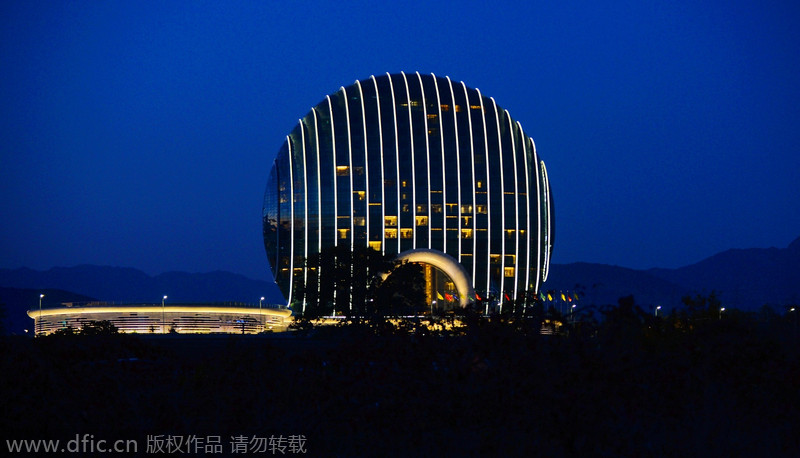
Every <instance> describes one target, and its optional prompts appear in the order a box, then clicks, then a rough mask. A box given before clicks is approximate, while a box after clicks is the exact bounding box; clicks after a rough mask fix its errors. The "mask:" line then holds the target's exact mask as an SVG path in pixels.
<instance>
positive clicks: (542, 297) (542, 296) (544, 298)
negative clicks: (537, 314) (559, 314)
mask: <svg viewBox="0 0 800 458" xmlns="http://www.w3.org/2000/svg"><path fill="white" fill-rule="evenodd" d="M539 297H540V298H541V299H542V301H544V300H546V299H547V298H546V297H544V293H539Z"/></svg>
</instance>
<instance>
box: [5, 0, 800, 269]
mask: <svg viewBox="0 0 800 458" xmlns="http://www.w3.org/2000/svg"><path fill="white" fill-rule="evenodd" d="M393 3H394V2H380V1H374V0H371V1H368V2H358V3H356V2H346V3H343V2H324V3H323V2H295V1H282V2H277V1H276V2H273V1H266V0H264V1H252V2H216V1H213V2H212V1H209V2H202V1H190V2H172V1H168V2H161V1H141V2H140V1H91V2H88V1H86V2H84V1H61V2H45V1H24V0H18V1H11V0H6V1H3V2H0V23H1V24H0V267H3V268H17V267H22V266H25V267H30V268H34V269H49V268H51V267H54V266H73V265H78V264H87V263H88V264H99V265H112V266H124V267H134V268H137V269H141V270H144V271H145V272H147V273H149V274H158V273H162V272H166V271H172V270H182V271H188V272H209V271H214V270H228V271H232V272H236V273H240V274H244V275H247V276H249V277H252V278H256V279H268V278H270V274H269V272H268V269H269V267H268V262H267V258H266V255H265V252H264V246H263V241H262V237H261V207H262V199H263V194H264V189H265V186H266V182H267V178H268V173H269V170H270V169H271V167H272V161H273V159H274V157H275V154H276V153H277V151H278V149H279V148H280V146H281V144H282V142H283V141H284V137H285V135H286V134H288V133H289V131H290V130H291V129H292V128H293V127H294V125H295V123H296V122H297V120H298V118H300V117H302V116H304V115H305V114H306V113H307V112H308V110H309V109H310V108H311V107H312V106H314V105H316V104H317V103H319V102H320V101H321V100H322V99H323V98H324V97H325V95H326V94H329V93H332V92H334V91H336V90H338V89H339V87H340V86H347V85H349V84H352V83H353V82H354V81H355V80H357V79H363V78H367V77H369V76H370V75H371V74H381V73H385V72H392V73H394V72H399V71H406V72H412V73H413V72H414V71H420V72H423V73H431V72H433V73H435V74H436V75H440V76H445V75H447V76H450V77H451V78H452V79H453V80H455V81H464V82H465V83H466V84H467V85H468V86H470V87H473V88H479V89H480V90H481V91H482V92H483V93H484V94H485V95H487V96H492V97H494V98H495V100H496V101H497V103H498V105H499V106H501V107H503V108H505V109H508V110H509V112H510V114H511V116H513V117H514V119H516V120H518V121H520V122H521V123H522V125H523V127H524V128H525V131H526V133H528V134H529V135H530V136H531V137H533V139H534V141H535V142H536V146H537V150H538V152H539V154H540V156H541V158H542V159H543V160H544V161H545V162H546V164H547V167H548V172H549V174H550V182H551V185H552V190H553V197H554V202H555V210H556V239H555V251H554V256H553V259H552V260H553V262H554V263H568V262H575V261H587V262H600V263H608V264H617V265H621V266H626V267H632V268H649V267H679V266H682V265H687V264H691V263H693V262H697V261H699V260H701V259H703V258H705V257H707V256H710V255H712V254H714V253H717V252H719V251H722V250H725V249H728V248H749V247H770V246H777V247H785V246H786V245H788V244H789V243H790V242H791V241H792V240H794V239H795V238H797V237H798V236H800V27H798V26H797V24H798V21H799V20H800V6H798V3H797V2H791V1H781V2H773V1H769V0H767V1H765V0H751V1H738V0H734V1H702V2H698V1H695V0H691V1H690V0H687V1H678V2H666V3H664V2H597V1H585V2H518V3H519V5H517V4H505V3H504V2H474V3H472V2H467V3H464V2H459V3H446V2H413V3H411V2H408V3H406V6H403V7H392V6H390V4H393ZM529 3H543V4H546V5H544V6H532V5H529ZM551 3H552V4H554V5H548V4H551ZM651 3H652V4H651ZM487 4H489V5H490V6H486V5H487ZM234 5H235V6H234Z"/></svg>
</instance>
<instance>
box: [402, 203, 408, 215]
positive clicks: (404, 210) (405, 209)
mask: <svg viewBox="0 0 800 458" xmlns="http://www.w3.org/2000/svg"><path fill="white" fill-rule="evenodd" d="M408 208H409V207H408V204H403V209H402V211H403V213H408Z"/></svg>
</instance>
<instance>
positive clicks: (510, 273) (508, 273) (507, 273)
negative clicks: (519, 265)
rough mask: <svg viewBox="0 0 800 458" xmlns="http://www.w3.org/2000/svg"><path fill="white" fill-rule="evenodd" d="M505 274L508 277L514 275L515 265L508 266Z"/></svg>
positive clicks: (504, 270)
mask: <svg viewBox="0 0 800 458" xmlns="http://www.w3.org/2000/svg"><path fill="white" fill-rule="evenodd" d="M503 274H504V275H505V276H506V277H513V276H514V268H513V267H506V268H504V269H503Z"/></svg>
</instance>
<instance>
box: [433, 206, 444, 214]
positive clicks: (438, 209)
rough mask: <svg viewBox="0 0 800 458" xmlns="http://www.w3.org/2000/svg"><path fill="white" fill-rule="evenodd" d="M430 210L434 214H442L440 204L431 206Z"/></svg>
mask: <svg viewBox="0 0 800 458" xmlns="http://www.w3.org/2000/svg"><path fill="white" fill-rule="evenodd" d="M431 210H432V211H433V212H434V213H441V212H442V204H433V205H431Z"/></svg>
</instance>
